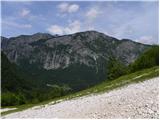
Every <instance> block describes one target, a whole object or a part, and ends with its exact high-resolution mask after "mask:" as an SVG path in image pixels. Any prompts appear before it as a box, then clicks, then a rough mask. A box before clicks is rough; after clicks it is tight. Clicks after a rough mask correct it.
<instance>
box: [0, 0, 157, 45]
mask: <svg viewBox="0 0 160 120" xmlns="http://www.w3.org/2000/svg"><path fill="white" fill-rule="evenodd" d="M1 8H2V9H1V12H2V15H1V17H2V18H1V19H2V21H1V24H2V36H5V37H13V36H18V35H21V34H34V33H37V32H43V33H50V34H61V35H63V34H72V33H76V32H80V31H86V30H96V31H99V32H103V33H105V34H107V35H110V36H113V37H116V38H119V39H122V38H128V39H132V40H135V41H138V42H142V43H147V44H157V43H158V34H159V32H158V2H156V1H152V2H151V1H150V2H145V1H144V2H138V1H137V2H136V1H132V2H131V1H130V2H129V1H128V2H127V1H126V2H125V1H124V2H118V1H117V2H116V1H110V2H109V1H105V2H102V1H101V2H93V1H92V2H86V1H81V2H75V1H70V2H63V1H60V2H54V1H48V2H45V1H41V2H38V1H37V2H36V1H35V2H32V1H26V2H7V1H3V2H2V4H1Z"/></svg>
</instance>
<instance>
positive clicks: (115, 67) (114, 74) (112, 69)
mask: <svg viewBox="0 0 160 120" xmlns="http://www.w3.org/2000/svg"><path fill="white" fill-rule="evenodd" d="M107 70H108V73H107V75H108V79H109V80H113V79H115V78H118V77H119V76H122V75H124V74H126V73H127V67H126V66H125V65H124V64H122V63H121V62H120V61H118V60H117V59H115V58H110V61H109V63H108V66H107Z"/></svg>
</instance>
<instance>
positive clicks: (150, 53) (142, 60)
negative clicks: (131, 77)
mask: <svg viewBox="0 0 160 120" xmlns="http://www.w3.org/2000/svg"><path fill="white" fill-rule="evenodd" d="M158 65H159V46H153V47H151V48H150V49H148V50H147V51H145V52H144V53H143V54H142V55H141V56H140V57H139V58H138V59H137V60H135V62H134V63H132V64H130V65H129V69H130V72H135V71H137V70H141V69H145V68H150V67H153V66H158Z"/></svg>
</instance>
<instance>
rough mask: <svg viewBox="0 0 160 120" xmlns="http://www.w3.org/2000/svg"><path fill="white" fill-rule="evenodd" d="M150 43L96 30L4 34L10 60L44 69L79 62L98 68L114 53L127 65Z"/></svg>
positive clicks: (4, 45)
mask: <svg viewBox="0 0 160 120" xmlns="http://www.w3.org/2000/svg"><path fill="white" fill-rule="evenodd" d="M148 47H149V46H148V45H144V44H140V43H136V42H133V41H131V40H126V39H124V40H118V39H116V38H113V37H110V36H107V35H105V34H103V33H99V32H96V31H86V32H80V33H75V34H71V35H64V36H57V35H56V36H53V35H50V34H46V33H37V34H34V35H20V36H18V37H12V38H9V39H8V38H4V37H2V50H3V51H4V53H5V54H6V55H7V57H8V58H9V60H10V61H12V62H15V63H16V64H21V63H22V62H24V61H26V62H27V63H28V64H39V67H42V68H44V69H47V70H50V69H58V68H66V67H68V66H69V65H71V64H74V63H79V64H85V65H87V66H90V67H96V66H97V65H101V64H103V61H107V60H108V59H109V57H111V56H114V57H116V58H117V59H119V60H120V61H122V62H123V63H125V64H126V65H128V64H129V63H131V62H133V61H134V60H135V59H136V58H137V57H138V56H139V55H140V54H141V53H142V52H144V50H145V49H147V48H148Z"/></svg>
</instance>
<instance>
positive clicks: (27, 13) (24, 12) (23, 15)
mask: <svg viewBox="0 0 160 120" xmlns="http://www.w3.org/2000/svg"><path fill="white" fill-rule="evenodd" d="M29 13H30V10H28V9H22V11H21V12H20V15H21V16H22V17H25V16H27V15H29Z"/></svg>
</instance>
